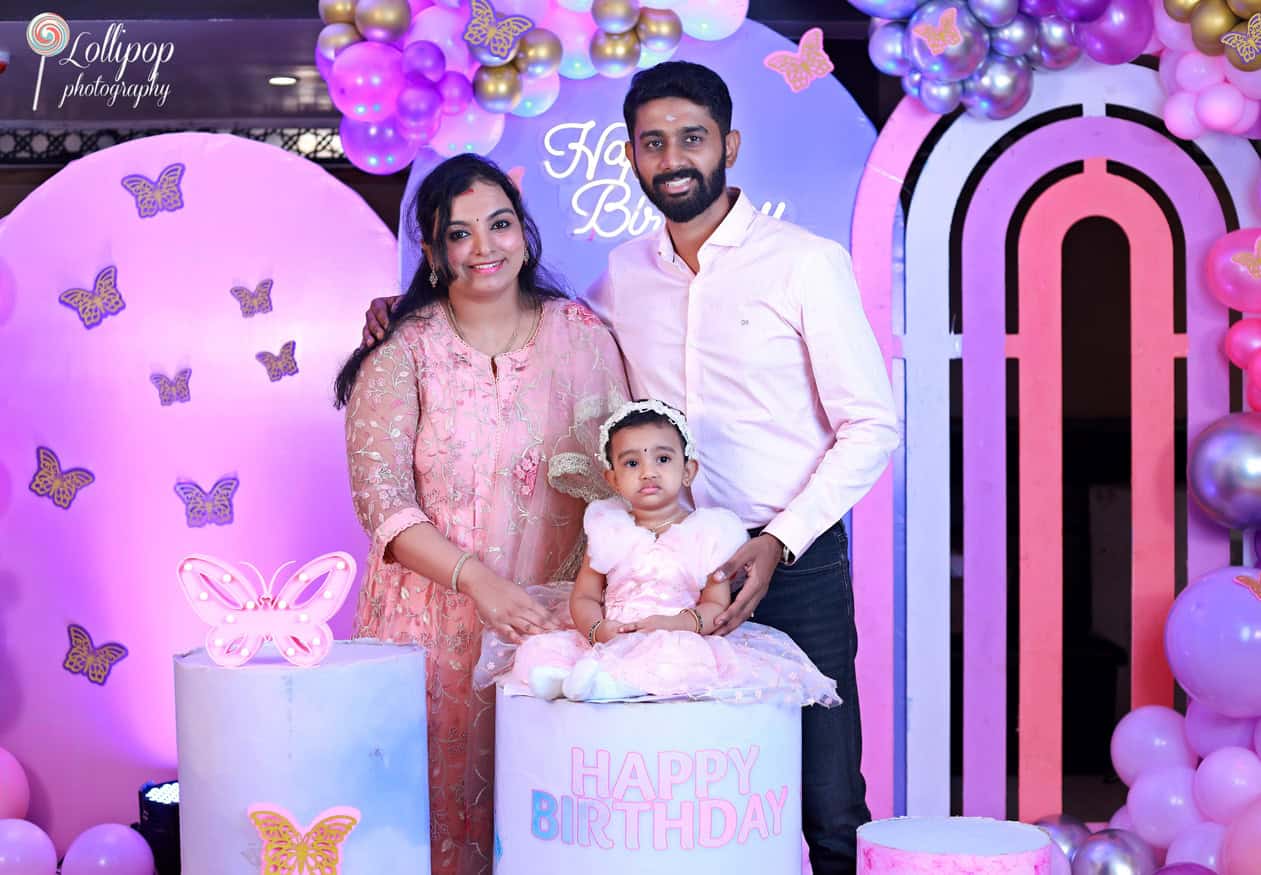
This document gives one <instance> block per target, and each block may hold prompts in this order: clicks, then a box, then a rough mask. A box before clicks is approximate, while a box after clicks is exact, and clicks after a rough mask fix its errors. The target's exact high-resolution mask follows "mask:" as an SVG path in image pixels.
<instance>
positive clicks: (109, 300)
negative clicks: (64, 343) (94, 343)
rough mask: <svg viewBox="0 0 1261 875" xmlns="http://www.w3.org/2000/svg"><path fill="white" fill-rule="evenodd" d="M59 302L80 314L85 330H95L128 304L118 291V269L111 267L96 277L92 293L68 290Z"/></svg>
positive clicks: (59, 297)
mask: <svg viewBox="0 0 1261 875" xmlns="http://www.w3.org/2000/svg"><path fill="white" fill-rule="evenodd" d="M57 300H58V301H60V302H61V303H62V304H64V305H66V306H67V307H69V308H70V309H71V310H74V311H75V312H77V313H78V314H79V321H80V322H82V323H83V327H84V328H95V327H96V326H98V325H100V324H101V320H103V319H105V318H106V317H107V316H116V315H117V314H119V313H121V312H122V311H123V308H124V307H126V306H127V303H126V302H125V301H124V300H123V296H122V293H121V292H119V291H118V268H117V267H115V266H113V265H110V266H109V267H107V268H105V269H104V270H102V271H101V272H100V273H98V274H97V275H96V279H95V280H94V281H93V283H92V291H90V292H89V291H88V290H87V289H66V290H65V291H64V292H62V293H61V294H60V295H58V296H57Z"/></svg>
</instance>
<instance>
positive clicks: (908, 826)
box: [858, 817, 1051, 875]
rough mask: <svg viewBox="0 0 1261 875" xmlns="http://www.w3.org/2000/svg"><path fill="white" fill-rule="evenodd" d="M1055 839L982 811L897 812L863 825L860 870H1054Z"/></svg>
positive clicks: (1029, 873) (946, 873) (1036, 874)
mask: <svg viewBox="0 0 1261 875" xmlns="http://www.w3.org/2000/svg"><path fill="white" fill-rule="evenodd" d="M1050 873H1051V839H1050V838H1049V837H1048V836H1047V834H1046V833H1044V832H1043V831H1042V830H1040V829H1038V828H1037V827H1035V826H1029V825H1027V824H1023V823H1010V822H1007V821H1002V820H990V819H988V818H983V817H895V818H893V819H891V820H877V821H875V822H874V823H869V824H866V825H865V826H863V827H860V828H859V830H858V875H1050Z"/></svg>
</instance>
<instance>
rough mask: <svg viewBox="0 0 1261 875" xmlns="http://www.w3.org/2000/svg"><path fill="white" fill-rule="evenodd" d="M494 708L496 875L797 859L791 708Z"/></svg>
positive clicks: (638, 873) (714, 869) (797, 864)
mask: <svg viewBox="0 0 1261 875" xmlns="http://www.w3.org/2000/svg"><path fill="white" fill-rule="evenodd" d="M496 708H497V713H496V717H495V873H496V875H535V873H537V875H554V873H556V872H576V873H587V872H589V873H599V875H642V873H645V872H654V873H656V872H660V873H663V875H664V873H686V875H709V873H713V875H719V873H721V875H731V873H732V872H773V873H789V872H796V871H800V868H801V709H800V708H798V707H792V706H782V705H771V704H757V705H746V704H740V705H736V704H725V703H720V702H645V703H618V704H600V703H592V702H570V701H566V700H563V699H562V700H557V701H555V702H546V701H542V700H540V699H535V698H532V697H529V696H505V695H504V694H503V692H502V691H500V692H499V694H498V699H497V704H496Z"/></svg>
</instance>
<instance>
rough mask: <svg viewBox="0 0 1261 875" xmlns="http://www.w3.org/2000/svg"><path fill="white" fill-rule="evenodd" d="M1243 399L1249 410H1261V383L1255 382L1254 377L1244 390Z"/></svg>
mask: <svg viewBox="0 0 1261 875" xmlns="http://www.w3.org/2000/svg"><path fill="white" fill-rule="evenodd" d="M1245 373H1247V372H1246V371H1245ZM1243 397H1244V401H1246V402H1247V403H1248V409H1249V410H1261V382H1257V380H1256V379H1255V377H1254V378H1252V379H1251V382H1249V383H1248V385H1247V386H1246V387H1245V388H1244V392H1243Z"/></svg>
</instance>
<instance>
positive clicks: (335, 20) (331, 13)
mask: <svg viewBox="0 0 1261 875" xmlns="http://www.w3.org/2000/svg"><path fill="white" fill-rule="evenodd" d="M320 21H322V22H324V23H325V24H339V23H340V24H354V23H355V0H320Z"/></svg>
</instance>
